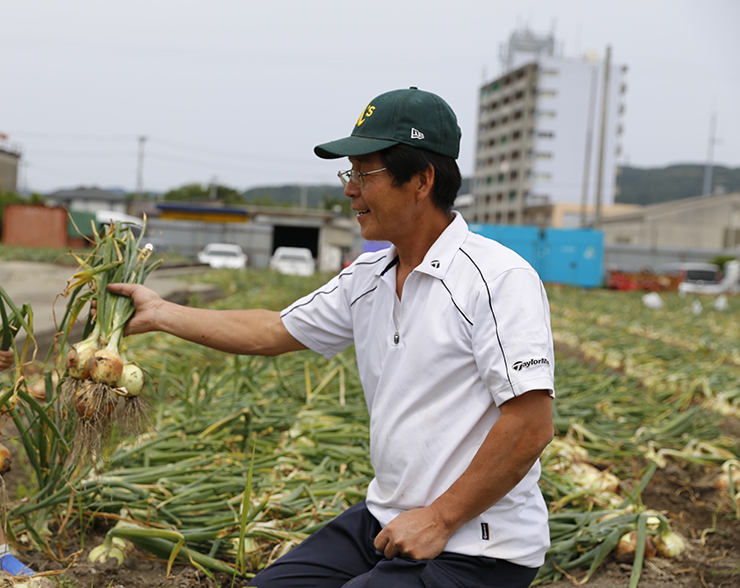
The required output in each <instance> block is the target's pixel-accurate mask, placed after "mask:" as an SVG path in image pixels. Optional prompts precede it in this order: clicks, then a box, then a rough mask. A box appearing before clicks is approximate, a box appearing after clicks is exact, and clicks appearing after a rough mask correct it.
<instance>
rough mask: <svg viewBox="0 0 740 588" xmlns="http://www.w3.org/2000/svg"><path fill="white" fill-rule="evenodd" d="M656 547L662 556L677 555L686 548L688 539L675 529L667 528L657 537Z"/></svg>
mask: <svg viewBox="0 0 740 588" xmlns="http://www.w3.org/2000/svg"><path fill="white" fill-rule="evenodd" d="M655 548H656V549H657V551H658V555H659V556H661V557H677V556H679V555H681V553H683V550H684V549H685V548H686V541H684V540H683V538H682V537H681V536H680V535H677V534H676V533H674V532H673V531H671V530H666V531H663V532H662V533H661V534H660V535H658V536H657V537H656V538H655Z"/></svg>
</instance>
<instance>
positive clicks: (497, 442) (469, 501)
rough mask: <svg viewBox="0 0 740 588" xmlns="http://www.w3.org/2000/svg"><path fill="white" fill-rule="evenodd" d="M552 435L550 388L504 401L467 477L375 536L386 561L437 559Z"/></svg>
mask: <svg viewBox="0 0 740 588" xmlns="http://www.w3.org/2000/svg"><path fill="white" fill-rule="evenodd" d="M507 405H508V406H507ZM552 435H553V426H552V400H551V398H550V396H549V393H548V392H547V391H546V390H532V391H530V392H527V393H526V394H524V395H522V396H519V397H518V398H515V399H513V400H510V401H509V402H507V403H505V404H504V405H503V406H502V408H501V417H500V418H499V419H498V421H496V423H495V424H494V426H493V427H491V430H490V431H489V433H488V435H487V436H486V439H485V441H484V442H483V444H482V445H481V447H480V449H479V450H478V452H477V453H476V454H475V457H474V458H473V460H472V461H471V463H470V465H469V466H468V467H467V469H466V470H465V471H464V472H463V474H462V475H461V476H460V477H459V478H458V479H457V480H456V481H455V482H454V483H453V484H452V485H451V486H450V487H449V488H448V489H447V491H446V492H444V494H442V495H441V496H439V498H437V499H436V500H435V501H434V502H433V503H432V504H431V505H429V506H427V507H424V508H417V509H413V510H408V511H405V512H402V513H401V514H400V515H398V516H397V517H396V518H395V519H393V520H392V521H391V522H390V523H389V524H388V525H386V526H385V528H383V530H382V531H381V532H380V533H378V536H377V537H376V538H375V547H376V549H378V550H379V551H380V552H381V553H383V554H384V555H385V556H386V557H387V558H392V557H395V556H396V555H399V554H403V555H406V556H408V557H411V558H414V559H430V558H434V557H437V556H438V555H439V554H440V553H441V552H442V551H443V550H444V548H445V545H446V544H447V541H448V540H449V538H450V537H451V536H452V535H453V534H454V533H455V531H457V530H458V529H459V528H460V527H462V526H463V525H464V524H465V523H467V522H468V521H470V520H472V519H473V518H475V517H476V516H478V515H479V514H481V513H482V512H485V511H486V510H488V509H489V508H490V507H491V506H493V505H494V504H496V503H497V502H498V501H499V500H501V498H503V497H504V496H505V495H506V494H508V493H509V492H510V491H511V490H512V489H513V488H514V486H516V485H517V484H518V483H519V482H520V481H521V480H522V478H523V477H524V476H525V475H526V474H527V472H528V471H529V470H530V469H531V467H532V465H533V464H534V462H535V461H536V460H537V458H538V457H539V456H540V454H541V453H542V450H543V449H544V448H545V446H546V445H547V444H548V443H549V442H550V440H551V439H552Z"/></svg>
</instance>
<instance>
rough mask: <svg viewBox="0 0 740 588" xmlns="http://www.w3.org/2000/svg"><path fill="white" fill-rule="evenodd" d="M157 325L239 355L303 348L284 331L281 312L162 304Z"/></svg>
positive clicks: (278, 352)
mask: <svg viewBox="0 0 740 588" xmlns="http://www.w3.org/2000/svg"><path fill="white" fill-rule="evenodd" d="M157 328H158V330H161V331H164V332H166V333H170V334H172V335H175V336H177V337H180V338H182V339H186V340H188V341H193V342H194V343H199V344H201V345H205V346H207V347H211V348H213V349H218V350H219V351H224V352H226V353H234V354H239V355H279V354H281V353H286V352H288V351H297V350H299V349H305V346H304V345H302V344H301V343H299V342H298V341H297V340H296V339H295V338H294V337H292V336H291V335H290V333H289V332H288V331H287V329H286V328H285V326H284V325H283V323H282V320H281V319H280V313H278V312H274V311H269V310H257V309H254V310H210V309H203V308H192V307H187V306H180V305H177V304H172V303H165V304H164V305H163V306H162V307H161V308H159V309H158V312H157Z"/></svg>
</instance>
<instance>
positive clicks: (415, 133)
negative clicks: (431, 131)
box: [411, 127, 424, 139]
mask: <svg viewBox="0 0 740 588" xmlns="http://www.w3.org/2000/svg"><path fill="white" fill-rule="evenodd" d="M411 138H412V139H423V138H424V133H422V132H421V131H418V130H416V129H415V128H413V127H412V128H411Z"/></svg>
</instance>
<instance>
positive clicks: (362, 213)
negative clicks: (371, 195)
mask: <svg viewBox="0 0 740 588" xmlns="http://www.w3.org/2000/svg"><path fill="white" fill-rule="evenodd" d="M355 212H356V213H357V216H363V215H365V214H367V213H368V212H370V211H369V210H356V211H355Z"/></svg>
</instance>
